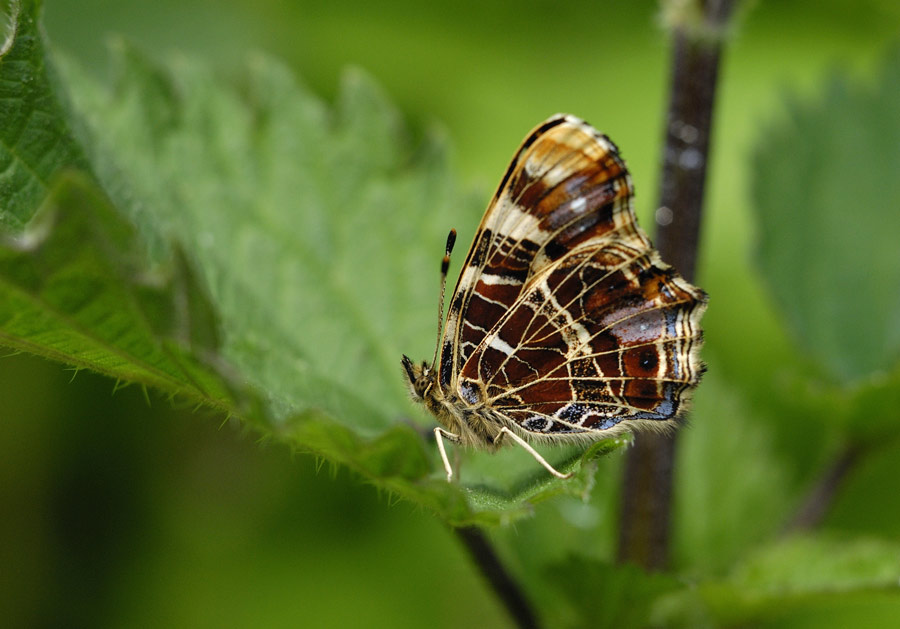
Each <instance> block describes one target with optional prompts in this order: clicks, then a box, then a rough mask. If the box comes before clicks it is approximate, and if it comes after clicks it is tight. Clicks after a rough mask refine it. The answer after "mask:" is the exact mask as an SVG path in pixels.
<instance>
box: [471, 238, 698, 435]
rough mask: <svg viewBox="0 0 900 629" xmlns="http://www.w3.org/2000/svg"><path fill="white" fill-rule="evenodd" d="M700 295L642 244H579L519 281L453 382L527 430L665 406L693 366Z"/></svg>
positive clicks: (634, 417)
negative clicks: (522, 285)
mask: <svg viewBox="0 0 900 629" xmlns="http://www.w3.org/2000/svg"><path fill="white" fill-rule="evenodd" d="M705 307H706V295H705V294H704V293H703V291H702V290H700V289H698V288H696V287H694V286H692V285H691V284H689V283H688V282H687V281H685V280H684V279H683V278H681V277H680V276H679V275H678V274H677V273H676V272H675V271H674V269H672V268H671V267H669V266H668V265H666V264H664V263H663V262H662V261H661V260H660V259H659V255H658V253H657V252H656V251H655V250H653V249H651V248H649V247H635V246H632V245H629V244H626V243H624V242H616V243H610V244H602V245H599V246H582V247H579V248H577V249H575V250H573V251H571V252H570V253H569V254H568V255H566V256H565V257H563V258H561V259H560V260H559V261H558V262H556V263H554V264H553V265H552V266H550V267H548V268H547V269H545V271H544V272H543V273H542V274H540V275H539V276H536V277H535V278H534V279H533V281H531V282H529V284H528V285H527V289H526V291H525V293H524V294H523V295H522V298H521V299H519V300H518V301H517V302H516V304H515V305H514V306H513V308H512V309H511V310H510V311H509V312H508V313H507V314H506V315H505V316H504V317H503V318H501V320H500V321H499V322H498V323H497V325H496V326H495V327H494V328H493V329H492V330H491V331H490V332H489V334H487V335H486V336H485V338H484V339H483V340H482V342H481V343H480V344H479V346H478V347H477V349H476V350H475V351H474V352H473V353H472V354H471V355H470V356H469V358H468V361H467V362H466V364H465V366H464V367H463V369H462V372H461V373H460V375H459V380H458V390H459V392H460V394H461V395H462V397H463V398H464V399H466V400H467V401H468V402H469V403H470V404H478V403H485V404H486V405H488V406H490V407H491V408H492V409H494V410H495V411H497V412H498V413H500V414H501V415H503V416H505V417H507V418H508V419H509V420H511V421H512V422H513V423H514V424H517V425H518V426H519V427H521V428H522V429H523V430H524V431H526V432H528V433H532V434H534V435H536V436H547V437H552V436H564V435H573V434H575V435H577V434H583V433H588V432H594V431H605V430H610V429H613V428H615V427H616V426H618V425H619V424H620V423H622V422H623V421H626V420H629V421H632V423H633V422H634V421H638V422H642V423H647V422H654V421H656V422H660V421H662V422H664V421H666V420H669V419H672V418H674V417H676V416H677V415H678V413H679V411H680V410H681V408H682V406H683V404H684V402H685V399H686V396H687V393H688V392H689V391H690V390H691V389H692V388H693V387H694V386H695V385H696V384H697V383H698V381H699V379H700V376H701V373H702V370H703V367H702V364H701V362H700V360H699V357H698V351H699V347H700V344H701V341H702V335H701V331H700V325H699V321H700V317H701V315H702V313H703V310H704V309H705Z"/></svg>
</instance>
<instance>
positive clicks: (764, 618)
mask: <svg viewBox="0 0 900 629" xmlns="http://www.w3.org/2000/svg"><path fill="white" fill-rule="evenodd" d="M898 580H900V545H897V544H896V543H893V542H887V541H884V540H878V539H865V538H853V539H842V538H840V537H835V536H828V535H818V536H804V537H795V538H790V539H785V540H782V541H778V542H774V543H771V544H770V545H768V546H766V547H763V548H761V549H760V550H758V551H757V552H755V553H753V554H751V555H749V556H748V557H747V558H746V559H745V560H744V561H743V562H742V563H740V564H739V565H738V566H737V567H736V568H735V569H734V570H733V572H732V573H731V575H730V576H729V577H727V578H726V579H724V580H722V581H715V582H713V581H710V582H707V583H703V584H700V585H699V586H698V587H697V588H696V589H694V590H689V591H683V592H680V593H678V594H676V595H673V596H671V597H669V598H668V600H666V601H665V602H664V603H661V604H660V605H659V607H658V608H657V612H656V613H657V620H664V622H665V623H666V624H674V625H678V626H681V625H690V626H697V625H700V624H709V625H711V626H726V625H727V626H735V625H738V626H758V625H759V624H760V623H763V622H769V623H771V622H775V621H784V620H785V619H786V618H792V619H793V620H794V621H795V622H796V621H799V620H800V619H802V618H804V617H805V616H808V615H813V616H815V615H817V614H818V615H819V616H825V614H822V613H821V612H822V610H827V609H828V608H829V607H831V608H832V609H834V608H838V609H839V608H840V607H841V606H842V605H846V606H847V607H848V608H849V609H851V610H852V609H854V607H856V605H857V603H858V602H859V601H861V600H866V597H868V598H870V599H874V600H878V601H880V602H881V603H885V602H889V603H890V607H891V608H892V610H893V613H894V614H896V611H897V609H900V588H898ZM873 595H874V596H873ZM885 596H887V597H889V598H888V599H887V601H885V600H883V599H884V598H885ZM850 617H851V618H853V617H856V618H857V619H858V620H861V619H862V617H860V616H859V615H858V611H857V614H856V615H855V616H854V615H853V614H852V613H851V614H850ZM830 620H831V621H830V622H829V619H827V618H820V620H819V622H820V625H819V626H846V625H845V624H841V623H845V622H846V617H845V616H844V615H841V616H838V617H837V618H832V619H830ZM870 620H873V619H872V618H870ZM807 622H808V621H807ZM881 623H883V619H882V620H881V621H880V622H878V623H876V624H875V625H870V626H888V625H883V624H881ZM863 624H865V623H863Z"/></svg>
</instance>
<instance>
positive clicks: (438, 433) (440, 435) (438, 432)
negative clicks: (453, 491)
mask: <svg viewBox="0 0 900 629" xmlns="http://www.w3.org/2000/svg"><path fill="white" fill-rule="evenodd" d="M444 437H446V438H447V439H449V440H450V441H452V442H453V443H459V437H458V436H457V435H454V434H453V433H452V432H447V431H446V430H444V429H443V428H441V427H440V426H438V427H436V428H435V429H434V438H435V439H436V440H437V446H438V452H440V453H441V460H442V461H443V462H444V469H445V470H446V471H447V482H448V483H449V482H450V481H451V480H453V468H452V467H450V459H448V458H447V450H445V449H444Z"/></svg>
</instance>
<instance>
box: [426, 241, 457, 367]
mask: <svg viewBox="0 0 900 629" xmlns="http://www.w3.org/2000/svg"><path fill="white" fill-rule="evenodd" d="M455 244H456V230H455V229H451V230H450V233H449V234H447V245H446V247H444V258H443V259H442V260H441V296H440V298H439V299H438V326H437V342H435V344H434V358H432V359H431V369H432V371H434V367H435V365H437V357H438V352H439V351H440V349H441V333H442V332H443V331H444V292H445V290H446V288H447V270H448V269H449V268H450V254H451V253H453V245H455Z"/></svg>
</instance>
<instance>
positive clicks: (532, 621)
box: [453, 526, 539, 629]
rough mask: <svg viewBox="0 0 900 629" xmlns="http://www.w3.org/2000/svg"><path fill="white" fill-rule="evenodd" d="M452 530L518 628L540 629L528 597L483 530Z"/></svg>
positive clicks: (471, 528) (466, 527)
mask: <svg viewBox="0 0 900 629" xmlns="http://www.w3.org/2000/svg"><path fill="white" fill-rule="evenodd" d="M453 530H454V532H455V533H456V536H457V537H458V538H459V539H460V541H461V542H462V543H463V546H465V547H466V550H467V551H469V555H470V556H471V557H472V560H473V561H474V562H475V564H476V565H477V566H478V569H479V570H480V571H481V574H482V575H484V578H485V579H487V581H488V583H490V584H491V587H492V588H493V589H494V592H495V593H496V594H497V596H499V597H500V600H501V601H503V605H504V606H505V607H506V610H507V611H508V612H509V614H510V615H511V616H512V617H513V620H514V621H515V623H516V626H518V627H521V628H522V629H537V627H539V625H538V621H537V616H535V614H534V610H533V609H532V608H531V604H530V603H529V602H528V598H527V597H526V596H525V593H524V592H523V591H522V589H521V588H520V587H519V584H518V583H516V581H515V580H514V579H513V577H512V575H511V574H509V573H508V572H507V571H506V569H505V568H504V567H503V564H502V563H501V562H500V558H499V557H498V556H497V553H496V552H494V548H493V547H492V546H491V543H490V542H489V541H488V539H487V538H486V537H485V535H484V533H483V532H482V531H481V529H479V528H477V527H474V526H464V527H459V528H455V529H453Z"/></svg>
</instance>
